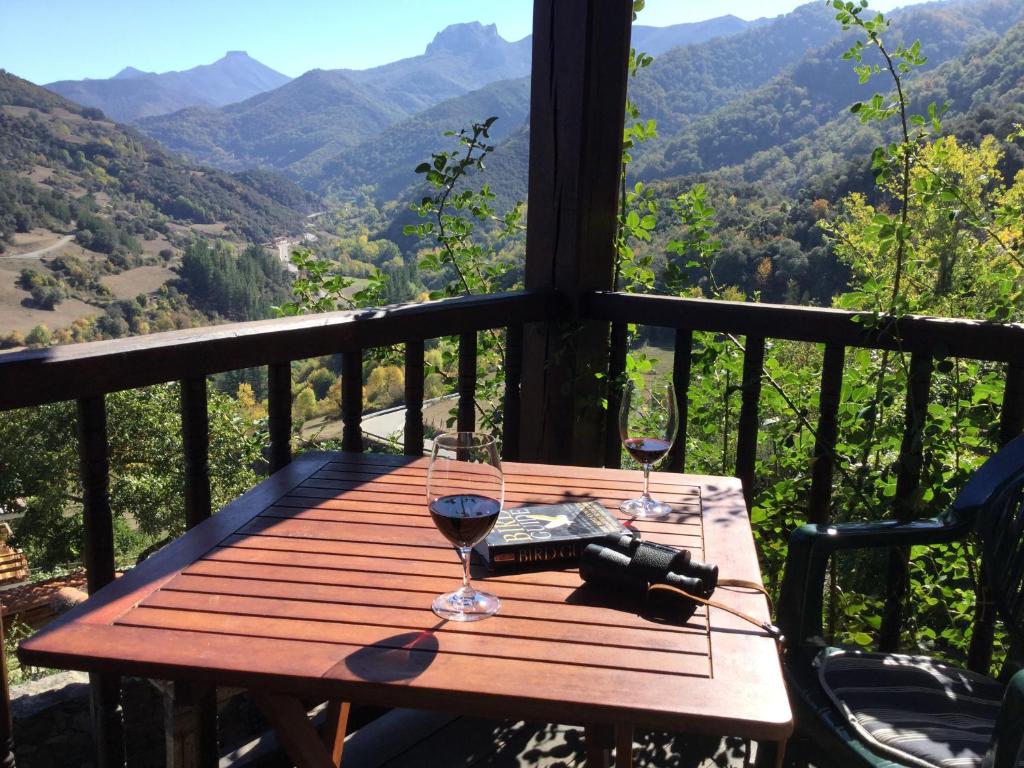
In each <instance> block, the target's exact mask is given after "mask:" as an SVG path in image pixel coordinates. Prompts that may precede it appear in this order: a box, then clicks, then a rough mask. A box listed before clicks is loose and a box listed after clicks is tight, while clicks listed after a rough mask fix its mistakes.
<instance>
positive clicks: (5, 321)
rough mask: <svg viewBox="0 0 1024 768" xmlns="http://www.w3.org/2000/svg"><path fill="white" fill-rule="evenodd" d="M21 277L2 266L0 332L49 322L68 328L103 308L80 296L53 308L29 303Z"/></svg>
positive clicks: (27, 328)
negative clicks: (87, 301)
mask: <svg viewBox="0 0 1024 768" xmlns="http://www.w3.org/2000/svg"><path fill="white" fill-rule="evenodd" d="M5 266H6V265H5ZM17 279H18V272H17V271H14V272H12V271H9V270H8V269H5V268H0V334H8V333H10V332H11V331H20V332H21V333H27V332H28V331H30V330H32V329H33V328H35V327H36V326H37V325H45V326H46V327H47V328H49V329H50V330H51V331H52V330H54V329H56V328H65V327H67V326H69V325H71V323H73V322H74V321H75V320H77V319H78V318H80V317H87V316H88V315H93V314H96V313H97V312H99V311H100V310H98V309H97V308H96V307H93V306H91V305H89V304H86V303H85V302H82V301H78V300H77V299H67V300H66V301H63V302H61V303H60V304H58V305H57V308H56V309H54V310H52V311H51V310H46V309H33V308H32V307H28V306H25V304H24V303H23V302H27V300H28V299H30V296H29V293H28V291H23V290H22V289H21V288H18V287H17V285H15V282H16V281H17Z"/></svg>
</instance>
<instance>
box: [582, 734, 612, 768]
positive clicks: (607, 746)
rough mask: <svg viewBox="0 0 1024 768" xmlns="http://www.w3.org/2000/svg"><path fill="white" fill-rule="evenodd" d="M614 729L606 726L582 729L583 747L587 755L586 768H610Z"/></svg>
mask: <svg viewBox="0 0 1024 768" xmlns="http://www.w3.org/2000/svg"><path fill="white" fill-rule="evenodd" d="M614 744H615V729H614V728H612V727H611V726H607V725H587V726H584V727H583V745H584V748H585V750H586V755H587V768H611V764H612V746H614Z"/></svg>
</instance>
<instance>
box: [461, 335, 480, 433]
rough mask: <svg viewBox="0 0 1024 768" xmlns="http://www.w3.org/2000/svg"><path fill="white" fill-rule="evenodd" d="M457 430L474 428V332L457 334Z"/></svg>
mask: <svg viewBox="0 0 1024 768" xmlns="http://www.w3.org/2000/svg"><path fill="white" fill-rule="evenodd" d="M458 428H459V432H472V431H473V430H475V429H476V332H472V333H463V334H462V335H461V336H459V416H458Z"/></svg>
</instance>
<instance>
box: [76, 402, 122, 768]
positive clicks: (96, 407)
mask: <svg viewBox="0 0 1024 768" xmlns="http://www.w3.org/2000/svg"><path fill="white" fill-rule="evenodd" d="M78 456H79V462H80V466H81V477H82V518H83V527H84V529H85V541H84V542H83V547H82V559H83V560H84V561H85V575H86V581H87V583H88V589H89V594H93V593H94V592H96V591H97V590H99V589H100V588H102V587H104V586H105V585H107V584H109V583H110V582H112V581H113V580H114V520H113V517H112V515H111V511H110V459H109V447H108V445H107V409H106V403H105V402H104V399H103V397H102V396H100V397H88V398H83V399H81V400H79V401H78ZM89 685H90V687H91V693H92V699H91V709H92V722H93V734H94V737H95V739H96V762H97V765H99V766H101V767H102V768H110V767H111V766H123V765H124V764H125V753H124V718H123V713H122V710H121V678H120V677H118V676H117V675H110V674H98V673H90V674H89Z"/></svg>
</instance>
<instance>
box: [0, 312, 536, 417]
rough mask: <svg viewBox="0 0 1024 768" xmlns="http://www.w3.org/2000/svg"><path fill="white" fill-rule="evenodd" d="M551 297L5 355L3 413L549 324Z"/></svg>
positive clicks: (336, 315)
mask: <svg viewBox="0 0 1024 768" xmlns="http://www.w3.org/2000/svg"><path fill="white" fill-rule="evenodd" d="M550 305H551V302H550V301H549V299H548V296H547V295H545V294H544V293H543V292H541V293H534V294H529V293H521V292H520V293H499V294H493V295H489V296H465V297H461V298H454V299H441V300H439V301H428V302H423V303H420V304H403V305H398V306H393V307H380V308H377V309H363V310H354V311H350V312H325V313H324V314H318V315H300V316H298V317H281V318H276V319H274V320H257V321H255V322H251V323H229V324H226V325H218V326H213V327H209V328H189V329H188V330H184V331H168V332H167V333H153V334H149V335H148V336H134V337H131V338H126V339H114V340H112V341H92V342H88V343H85V344H66V345H64V346H58V347H47V348H46V349H29V350H23V351H19V352H7V353H0V410H8V409H10V408H23V407H26V406H30V405H42V404H43V403H55V402H59V401H62V400H74V399H77V398H81V397H97V396H99V395H104V394H107V393H109V392H119V391H121V390H125V389H135V388H137V387H146V386H149V385H150V384H160V383H163V382H167V381H178V380H179V379H189V378H195V377H197V376H206V375H209V374H212V373H220V372H221V371H232V370H237V369H239V368H255V367H257V366H261V365H268V364H270V363H286V362H288V361H290V360H302V359H305V358H309V357H319V356H321V355H333V354H335V353H336V352H338V351H341V352H346V351H349V350H355V349H371V348H373V347H382V346H386V345H388V344H404V343H405V342H407V341H412V340H416V339H432V338H436V337H438V336H451V335H456V334H460V333H466V332H468V331H478V330H483V329H486V328H504V327H506V326H509V325H517V324H520V323H523V322H526V321H537V320H541V319H543V318H544V317H545V316H546V315H547V313H548V311H549V306H550Z"/></svg>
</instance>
